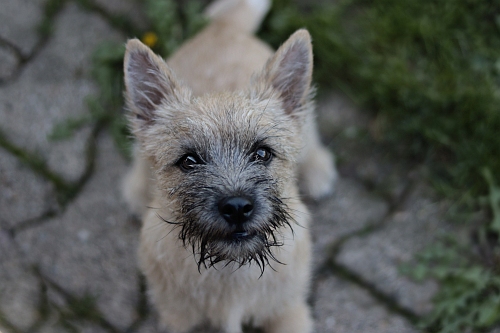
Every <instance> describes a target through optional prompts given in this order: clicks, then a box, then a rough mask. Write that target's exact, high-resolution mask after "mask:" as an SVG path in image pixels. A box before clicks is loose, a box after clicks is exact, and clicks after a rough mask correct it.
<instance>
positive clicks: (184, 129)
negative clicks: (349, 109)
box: [123, 0, 336, 333]
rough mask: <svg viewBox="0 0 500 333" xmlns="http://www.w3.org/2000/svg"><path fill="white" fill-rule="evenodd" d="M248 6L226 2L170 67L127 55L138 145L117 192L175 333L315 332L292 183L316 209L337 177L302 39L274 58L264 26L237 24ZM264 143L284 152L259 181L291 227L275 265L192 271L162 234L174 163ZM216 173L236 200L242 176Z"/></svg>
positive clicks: (304, 232) (137, 53) (176, 179)
mask: <svg viewBox="0 0 500 333" xmlns="http://www.w3.org/2000/svg"><path fill="white" fill-rule="evenodd" d="M231 1H233V2H234V3H235V4H231ZM247 1H250V2H252V4H253V5H255V2H256V1H255V0H229V1H228V0H223V1H221V2H222V4H220V6H219V7H220V8H222V9H217V8H216V9H217V10H215V11H214V12H215V14H213V15H212V16H211V17H213V19H214V21H213V23H212V24H210V25H209V26H207V27H206V28H205V29H204V30H203V31H202V32H201V33H199V34H198V35H197V36H195V37H194V38H193V39H192V40H190V41H188V42H187V43H186V44H185V45H184V46H183V47H181V48H180V49H179V50H178V51H177V53H175V54H174V55H173V56H172V57H171V58H170V59H168V61H167V64H168V66H167V65H166V64H165V63H164V62H163V60H162V59H160V58H159V57H157V56H156V55H154V54H153V53H152V52H151V51H150V50H149V49H148V48H147V47H146V46H144V45H143V44H142V43H140V42H139V41H137V40H131V41H129V43H128V44H127V52H126V56H125V82H126V86H127V99H128V105H129V107H130V109H131V111H132V116H131V123H132V129H133V131H134V134H135V136H136V138H137V141H138V143H137V145H136V149H135V159H134V165H133V168H132V170H131V172H130V173H129V174H128V175H127V178H126V179H125V183H124V189H123V191H124V196H125V199H126V200H127V202H128V203H129V205H130V208H131V209H132V210H133V211H134V212H136V213H140V214H143V221H144V225H143V228H142V232H141V243H140V249H139V257H140V266H141V269H142V271H143V272H144V274H145V275H146V277H147V281H148V285H149V294H150V297H151V299H152V301H153V303H154V304H155V306H156V307H157V309H158V311H159V314H160V318H161V322H162V324H163V325H164V326H166V327H168V328H169V329H170V330H171V331H172V332H188V331H189V330H190V329H192V328H193V327H195V326H197V325H201V324H203V323H209V324H211V325H212V326H215V327H218V328H221V329H222V330H223V331H224V332H226V333H240V332H241V329H242V324H244V323H250V322H251V323H252V324H253V325H256V326H260V327H263V328H264V329H265V330H266V332H269V333H278V332H282V333H285V332H286V333H294V332H297V333H299V332H300V333H308V332H311V331H312V320H311V316H310V313H309V309H308V306H307V305H306V302H305V299H306V297H307V293H308V289H309V280H310V263H311V259H310V237H309V232H308V227H309V223H310V221H309V220H310V218H309V214H308V212H307V208H306V207H305V206H304V204H303V203H302V202H301V201H300V199H299V187H298V186H297V180H296V179H297V177H298V176H299V177H300V188H301V190H302V191H303V192H304V193H305V194H307V195H310V196H312V197H313V198H318V197H321V196H323V195H326V194H328V193H329V192H330V191H331V189H332V186H333V181H334V179H335V177H336V172H335V168H334V165H333V157H332V156H331V154H330V153H329V152H328V151H327V150H326V149H325V148H324V147H322V146H321V144H320V142H319V139H318V134H317V132H316V127H315V122H314V117H313V112H312V111H313V107H314V106H313V103H312V101H311V100H310V97H311V92H310V89H309V85H310V80H311V74H312V54H311V46H310V37H309V34H308V33H307V32H306V31H304V30H302V31H299V32H297V33H295V34H294V35H293V36H292V37H291V38H290V39H289V40H288V41H287V42H286V43H285V44H284V46H283V47H281V48H280V49H279V50H278V51H277V52H276V53H275V54H274V55H273V52H272V51H271V49H270V48H269V47H268V46H267V45H265V44H264V43H262V42H261V41H259V40H257V39H255V38H254V37H253V36H251V35H249V34H248V33H249V32H251V31H252V30H253V29H254V26H255V25H256V24H257V23H258V22H259V21H260V19H261V18H262V17H254V18H253V20H254V21H251V20H250V21H249V22H247V23H245V24H244V25H242V26H237V25H235V23H234V22H233V21H234V16H232V15H235V14H234V13H235V12H237V11H238V8H239V9H241V8H243V7H244V6H247V5H248V3H247ZM261 1H263V2H266V1H264V0H261ZM257 2H258V1H257ZM216 5H217V4H215V5H214V6H215V7H217V6H216ZM242 6H243V7H242ZM226 7H228V8H230V10H225V9H224V8H226ZM221 13H223V14H221ZM224 13H226V14H224ZM259 15H261V16H262V15H263V13H260V14H259ZM256 22H257V23H256ZM295 58H297V65H296V63H295ZM268 59H269V60H268ZM304 61H306V62H304ZM301 63H302V65H301ZM304 64H307V65H304ZM143 66H147V68H145V69H144V68H143ZM174 73H175V74H174ZM289 73H298V74H297V75H294V76H290V74H289ZM252 76H253V77H252ZM235 133H239V134H235ZM259 137H266V140H267V141H266V145H269V146H271V147H277V149H278V150H279V151H278V157H276V158H274V159H273V160H272V161H271V163H270V164H269V165H268V166H267V167H266V172H267V173H268V174H269V177H271V178H272V179H274V182H273V184H274V185H273V186H275V190H276V191H277V192H278V193H279V197H280V198H281V200H282V201H283V203H284V204H286V206H287V209H288V212H289V214H290V215H291V216H292V217H293V219H294V221H292V223H291V228H288V227H286V226H282V227H280V228H279V230H277V238H278V240H279V241H280V242H282V243H283V245H282V246H275V247H272V248H271V252H272V255H274V257H275V258H276V259H277V261H278V262H275V261H272V260H271V261H270V265H271V266H272V268H273V269H274V270H273V269H270V268H269V267H267V268H266V269H265V270H264V272H262V271H261V269H259V267H258V266H257V265H256V264H255V263H251V264H250V265H249V264H245V265H243V266H241V267H238V264H237V263H229V264H228V263H227V262H225V261H221V262H218V263H216V264H215V265H214V267H204V266H203V265H202V266H200V267H198V265H197V263H196V257H197V254H196V253H193V250H192V248H191V247H190V246H189V244H187V245H186V244H183V242H182V240H180V239H179V226H178V225H175V224H169V223H166V222H165V221H173V222H176V221H177V219H179V212H181V211H183V210H182V202H183V200H186V198H185V196H183V195H182V194H178V191H179V189H182V188H183V186H187V185H186V184H187V181H189V180H190V178H189V177H190V175H189V174H186V173H183V172H181V171H179V167H178V166H176V160H177V159H178V158H179V156H182V155H183V154H184V151H183V149H185V146H186V145H191V146H196V145H197V144H199V142H205V144H206V146H207V147H210V148H207V149H208V150H209V151H210V152H211V153H213V154H214V156H215V155H217V154H220V153H221V152H220V151H219V149H218V148H217V146H220V147H221V148H220V149H221V150H224V149H226V147H232V142H233V141H234V140H237V141H238V143H234V146H235V147H239V146H238V145H239V144H241V145H245V144H248V145H250V144H251V143H252V142H253V141H252V140H254V138H259ZM235 149H239V148H235ZM234 153H235V155H234V156H236V152H234ZM217 156H219V155H217ZM226 158H227V160H226ZM215 162H217V163H220V164H221V165H222V167H221V168H222V169H221V171H220V174H219V178H218V180H217V183H218V185H217V186H218V187H221V188H227V189H228V191H229V192H231V191H236V190H237V189H240V190H241V188H244V187H245V186H246V185H248V186H250V185H249V184H248V182H249V180H247V181H245V179H247V178H248V176H245V169H242V168H243V167H237V166H235V165H234V163H236V162H234V161H233V160H232V159H231V158H230V156H223V157H222V160H221V161H215ZM225 165H226V166H227V168H226V166H225ZM214 168H215V167H214ZM215 169H217V168H215ZM213 173H215V176H217V171H213ZM245 177H247V178H245ZM250 178H251V177H250ZM250 178H248V179H250ZM219 183H220V184H219ZM252 186H253V185H252ZM252 186H250V187H252ZM240 190H238V191H240ZM146 207H150V208H149V209H147V208H146ZM207 223H209V221H207ZM210 223H211V222H210ZM255 223H266V222H265V221H260V220H259V221H255ZM249 246H250V245H249ZM248 248H250V247H248ZM246 250H247V248H242V249H241V251H242V253H246V252H244V251H246ZM233 251H236V252H237V251H240V250H239V249H238V247H233ZM234 255H235V256H236V257H237V256H238V253H235V254H234ZM242 255H244V254H242Z"/></svg>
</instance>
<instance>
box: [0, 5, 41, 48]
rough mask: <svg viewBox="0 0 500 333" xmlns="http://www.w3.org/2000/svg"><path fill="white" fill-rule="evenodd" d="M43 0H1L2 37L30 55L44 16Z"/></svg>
mask: <svg viewBox="0 0 500 333" xmlns="http://www.w3.org/2000/svg"><path fill="white" fill-rule="evenodd" d="M44 3H45V1H43V0H0V8H2V10H0V22H1V23H0V37H1V38H3V39H5V40H8V41H9V42H10V43H12V44H14V45H16V46H17V47H18V48H19V49H20V50H21V52H22V53H23V54H24V55H25V56H28V55H29V54H30V53H31V52H32V51H33V49H34V48H35V46H36V44H37V43H38V40H39V36H38V31H37V27H38V25H39V24H40V22H41V21H42V17H43V10H42V9H43V8H42V6H43V4H44Z"/></svg>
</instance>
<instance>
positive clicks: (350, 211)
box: [310, 178, 388, 267]
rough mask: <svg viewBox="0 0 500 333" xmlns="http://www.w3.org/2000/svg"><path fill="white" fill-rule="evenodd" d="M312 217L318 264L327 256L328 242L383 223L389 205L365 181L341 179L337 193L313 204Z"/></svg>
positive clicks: (315, 260) (330, 242) (315, 261)
mask: <svg viewBox="0 0 500 333" xmlns="http://www.w3.org/2000/svg"><path fill="white" fill-rule="evenodd" d="M310 210H311V213H312V217H313V222H312V226H311V231H312V235H313V240H314V263H315V266H316V267H317V266H318V265H320V264H321V263H323V262H324V260H325V259H326V257H327V256H328V251H329V246H331V245H333V244H335V242H337V241H338V240H340V239H341V238H342V237H344V236H346V235H349V234H352V233H353V232H357V231H360V230H362V229H363V228H365V227H367V226H370V225H376V224H377V223H380V222H381V220H382V219H383V217H384V216H385V215H386V214H387V211H388V205H387V203H386V202H385V201H383V200H382V199H380V198H378V197H376V196H373V195H371V194H370V193H369V192H368V191H367V190H366V189H365V188H364V187H363V185H362V184H360V183H359V182H356V181H353V180H349V179H342V178H341V179H339V181H338V183H337V184H336V187H335V192H334V194H333V195H332V196H331V197H329V198H326V199H324V200H323V201H322V202H321V203H319V204H313V205H312V206H310Z"/></svg>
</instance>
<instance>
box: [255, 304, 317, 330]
mask: <svg viewBox="0 0 500 333" xmlns="http://www.w3.org/2000/svg"><path fill="white" fill-rule="evenodd" d="M264 329H265V331H266V333H311V332H312V331H313V321H312V318H311V313H310V311H309V307H308V306H307V304H305V302H301V303H298V304H296V305H295V306H291V307H289V308H288V309H287V310H285V312H283V313H282V314H281V315H279V316H277V317H274V318H272V319H270V320H268V321H267V323H266V324H265V325H264Z"/></svg>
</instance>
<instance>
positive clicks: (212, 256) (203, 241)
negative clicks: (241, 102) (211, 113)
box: [157, 105, 294, 271]
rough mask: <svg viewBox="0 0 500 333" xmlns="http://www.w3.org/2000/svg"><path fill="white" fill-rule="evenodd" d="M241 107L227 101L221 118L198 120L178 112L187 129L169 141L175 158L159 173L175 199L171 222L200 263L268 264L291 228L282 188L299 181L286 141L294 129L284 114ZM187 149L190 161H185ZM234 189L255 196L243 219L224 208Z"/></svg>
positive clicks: (169, 196) (169, 198) (167, 192)
mask: <svg viewBox="0 0 500 333" xmlns="http://www.w3.org/2000/svg"><path fill="white" fill-rule="evenodd" d="M235 107H236V108H237V106H234V105H231V106H228V107H227V108H228V110H227V112H224V113H223V114H222V115H221V117H222V118H224V121H223V122H222V123H221V122H219V121H217V119H213V117H210V118H212V119H209V118H206V117H199V119H197V122H199V123H197V122H192V121H191V122H188V121H186V120H185V119H184V120H183V119H178V120H177V121H176V124H177V126H176V130H177V133H182V134H178V135H177V137H176V138H175V139H172V142H169V145H170V148H171V149H172V150H169V152H168V153H167V154H169V155H172V156H173V158H171V159H170V160H169V162H168V165H167V166H164V168H163V169H162V170H161V171H160V173H161V174H158V177H157V178H158V179H159V180H162V181H160V182H159V184H160V186H161V187H162V190H163V193H164V195H165V196H166V199H167V201H168V202H171V203H173V204H171V205H170V206H169V207H170V209H172V210H173V216H174V217H175V219H174V220H173V221H166V222H168V223H171V224H175V225H176V226H177V228H178V236H179V239H181V240H182V242H183V243H184V245H185V246H190V247H191V248H192V250H193V253H194V254H195V257H196V260H197V262H198V267H199V268H201V266H204V267H211V266H213V265H215V264H216V263H218V262H221V261H222V262H226V263H227V264H230V263H236V264H237V265H239V266H241V265H245V264H251V263H253V262H255V263H256V264H257V265H258V266H259V267H260V268H261V270H262V271H263V270H264V267H265V266H266V265H268V264H269V259H271V260H274V261H277V260H276V258H274V256H273V253H272V251H271V249H272V248H273V247H276V246H280V245H282V243H283V235H282V234H281V230H283V228H288V227H290V228H291V226H290V223H292V221H293V218H292V216H291V215H290V213H289V209H288V207H287V205H286V201H287V200H288V198H283V197H282V196H281V193H282V192H283V188H284V183H285V182H287V181H294V176H293V172H291V171H287V170H288V169H290V163H291V162H290V161H289V160H288V159H289V158H290V156H287V154H289V153H290V152H289V151H287V150H285V148H284V147H283V144H284V143H285V142H286V141H288V140H290V138H289V137H288V136H289V130H286V129H285V128H282V126H286V125H287V124H286V123H288V122H290V121H291V120H289V119H288V121H286V122H285V124H284V125H283V124H282V125H280V121H282V120H283V119H279V120H280V121H277V120H275V121H272V120H271V119H268V118H269V117H267V118H263V117H262V115H261V116H260V117H254V118H256V119H253V118H252V117H246V118H245V117H244V116H242V115H238V114H237V113H238V110H234V109H233V108H235ZM262 112H264V110H260V113H262ZM259 123H260V124H259ZM183 126H185V127H187V128H184V129H182V127H183ZM262 147H264V148H265V149H266V150H268V151H269V152H270V153H271V158H270V159H269V160H268V161H262V160H259V158H258V156H257V155H256V153H257V151H258V150H259V149H260V148H262ZM260 153H262V151H260ZM186 156H190V158H189V159H187V161H188V162H189V163H188V165H189V166H190V168H186V167H185V165H184V164H183V163H182V162H183V161H185V160H186ZM194 161H196V162H194ZM232 196H243V197H246V198H249V199H250V200H251V201H252V203H253V213H252V216H251V217H250V219H249V220H248V221H246V222H245V223H243V224H242V225H234V224H231V223H228V222H227V221H226V220H225V219H224V218H223V217H222V216H221V213H220V211H219V208H218V204H219V202H220V201H221V200H223V199H224V198H227V197H232ZM241 234H244V236H241Z"/></svg>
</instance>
